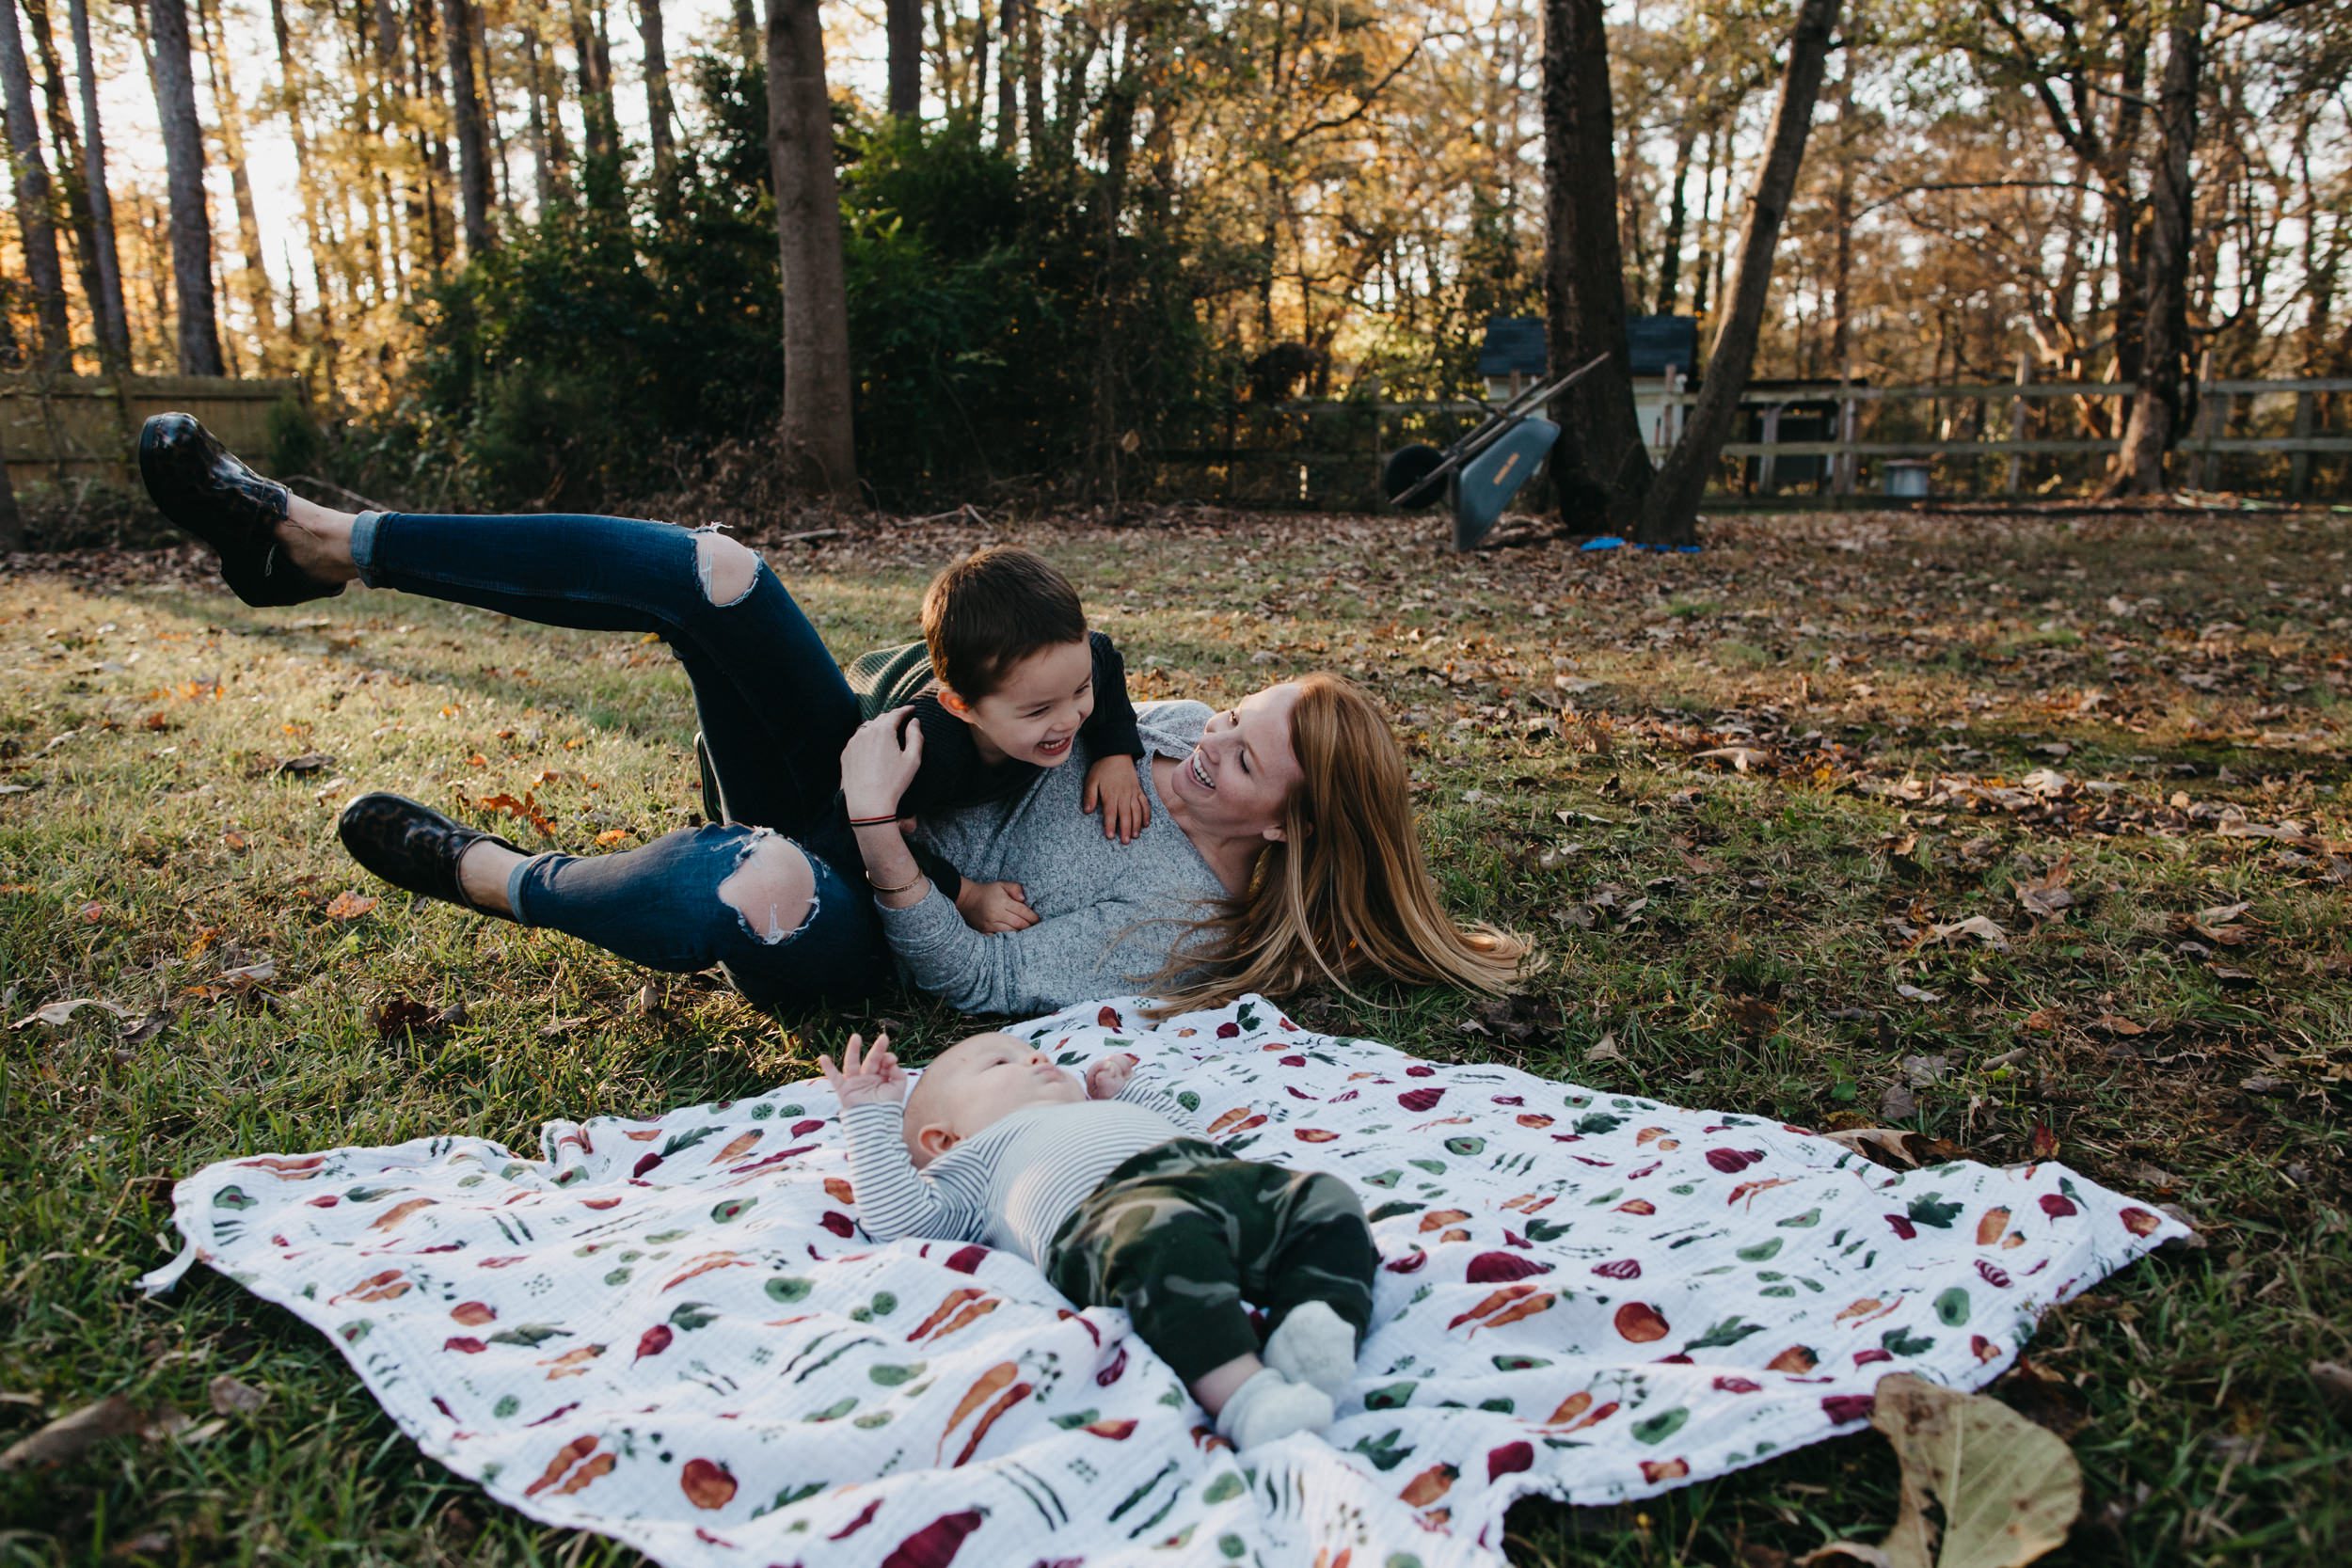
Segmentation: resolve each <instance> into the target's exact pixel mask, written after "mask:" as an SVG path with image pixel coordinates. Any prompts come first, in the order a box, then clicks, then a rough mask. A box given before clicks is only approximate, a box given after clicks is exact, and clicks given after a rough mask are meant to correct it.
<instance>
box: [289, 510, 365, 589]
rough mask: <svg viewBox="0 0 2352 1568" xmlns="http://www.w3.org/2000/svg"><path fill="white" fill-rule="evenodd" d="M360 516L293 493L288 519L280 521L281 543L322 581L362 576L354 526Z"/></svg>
mask: <svg viewBox="0 0 2352 1568" xmlns="http://www.w3.org/2000/svg"><path fill="white" fill-rule="evenodd" d="M358 520H359V519H358V517H356V516H354V515H352V514H350V513H348V512H337V511H334V510H333V509H331V508H328V507H324V506H321V505H319V504H318V503H317V502H316V501H309V500H305V499H302V498H301V497H300V496H295V495H291V494H290V495H289V497H288V499H287V502H286V520H285V521H284V522H282V523H280V524H278V545H279V546H280V547H281V548H283V549H284V550H285V552H286V557H287V559H288V560H290V561H292V562H294V565H295V566H297V567H299V568H300V569H301V570H302V572H303V573H304V574H305V575H307V576H310V577H313V578H318V579H319V580H320V581H322V582H350V581H353V580H355V579H356V578H358V576H359V568H358V564H357V563H355V562H353V561H352V559H351V530H352V526H353V525H354V524H356V523H357V522H358Z"/></svg>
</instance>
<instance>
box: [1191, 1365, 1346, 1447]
mask: <svg viewBox="0 0 2352 1568" xmlns="http://www.w3.org/2000/svg"><path fill="white" fill-rule="evenodd" d="M1338 1414H1339V1412H1338V1410H1337V1409H1336V1408H1334V1406H1333V1405H1332V1403H1331V1396H1330V1395H1328V1394H1327V1393H1325V1392H1324V1391H1323V1390H1322V1389H1320V1388H1317V1387H1314V1386H1311V1385H1309V1384H1304V1383H1293V1382H1292V1381H1291V1380H1290V1379H1289V1378H1287V1377H1284V1376H1283V1375H1282V1374H1281V1373H1280V1372H1278V1371H1276V1370H1274V1369H1273V1368H1271V1367H1268V1368H1266V1369H1265V1370H1263V1371H1260V1372H1259V1373H1257V1374H1256V1375H1255V1376H1253V1377H1252V1378H1250V1380H1249V1381H1248V1382H1247V1383H1245V1384H1243V1385H1242V1386H1240V1387H1239V1388H1236V1389H1234V1390H1233V1397H1232V1399H1230V1400H1227V1401H1226V1402H1225V1408H1224V1409H1222V1410H1220V1411H1218V1412H1217V1413H1216V1430H1217V1432H1218V1433H1219V1434H1220V1435H1222V1436H1224V1437H1227V1438H1230V1439H1231V1440H1232V1445H1233V1447H1235V1448H1237V1449H1254V1448H1256V1447H1257V1446H1258V1445H1259V1444H1261V1443H1271V1442H1274V1441H1276V1440H1278V1439H1279V1438H1283V1437H1288V1436H1289V1435H1290V1434H1291V1433H1294V1432H1314V1431H1317V1430H1319V1429H1320V1428H1323V1427H1327V1426H1329V1425H1330V1424H1331V1421H1332V1418H1334V1417H1336V1416H1337V1415H1338Z"/></svg>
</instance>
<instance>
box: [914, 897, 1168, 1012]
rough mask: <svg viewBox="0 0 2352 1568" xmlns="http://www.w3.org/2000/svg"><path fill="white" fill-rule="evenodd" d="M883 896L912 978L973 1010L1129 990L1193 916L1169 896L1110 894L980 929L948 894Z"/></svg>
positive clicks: (1160, 960)
mask: <svg viewBox="0 0 2352 1568" xmlns="http://www.w3.org/2000/svg"><path fill="white" fill-rule="evenodd" d="M881 903H882V927H883V929H884V930H886V931H887V932H888V933H889V935H890V946H891V949H892V951H894V952H896V953H897V954H898V958H899V959H900V961H902V962H903V963H905V965H906V966H907V974H908V976H909V978H911V979H913V980H914V983H915V985H917V986H918V987H920V988H922V989H923V990H927V991H930V993H931V994H932V995H934V996H937V997H939V998H940V999H941V1000H942V1001H944V1002H946V1003H948V1004H949V1005H950V1006H954V1007H956V1008H958V1009H960V1010H961V1011H963V1012H967V1013H1033V1012H1038V1011H1041V1010H1045V1009H1050V1008H1054V1007H1061V1006H1069V1005H1070V1004H1071V1003H1073V1002H1076V1001H1079V1000H1081V999H1083V998H1086V997H1089V996H1107V995H1110V994H1112V993H1114V992H1117V991H1120V990H1132V989H1134V988H1135V987H1136V985H1138V984H1140V983H1142V982H1143V981H1145V980H1148V979H1150V978H1151V977H1152V976H1153V975H1155V974H1158V973H1159V971H1160V967H1161V965H1163V964H1164V963H1166V962H1167V960H1168V949H1169V948H1170V947H1171V946H1173V945H1174V944H1175V943H1176V942H1177V941H1178V940H1179V939H1180V938H1181V937H1182V936H1183V935H1184V931H1185V929H1186V925H1187V923H1186V922H1185V921H1184V919H1183V918H1182V917H1180V916H1178V917H1171V916H1170V914H1169V913H1168V905H1167V904H1166V903H1165V902H1153V903H1128V902H1125V901H1105V902H1103V903H1098V904H1095V905H1092V906H1090V907H1089V908H1087V909H1083V910H1073V911H1070V912H1069V913H1067V914H1057V915H1051V916H1048V917H1047V918H1045V919H1043V920H1041V921H1039V922H1038V923H1037V924H1036V925H1034V926H1032V927H1029V928H1028V929H1027V930H1025V931H1010V932H998V933H996V934H994V935H989V936H983V935H981V934H980V933H979V932H977V931H975V930H973V929H972V928H971V927H969V926H966V925H965V924H964V923H963V921H962V920H961V918H959V917H958V915H957V914H956V911H955V906H954V905H952V904H950V903H948V902H947V900H946V899H945V898H924V899H919V900H916V901H914V902H912V903H903V904H902V903H898V902H894V901H893V900H891V899H889V898H883V899H882V900H881Z"/></svg>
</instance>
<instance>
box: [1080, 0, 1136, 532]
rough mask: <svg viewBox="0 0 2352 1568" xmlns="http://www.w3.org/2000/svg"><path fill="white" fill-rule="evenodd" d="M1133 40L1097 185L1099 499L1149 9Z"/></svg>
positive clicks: (1104, 489)
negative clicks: (1123, 218)
mask: <svg viewBox="0 0 2352 1568" xmlns="http://www.w3.org/2000/svg"><path fill="white" fill-rule="evenodd" d="M1134 26H1135V28H1136V31H1134V32H1132V33H1130V34H1129V35H1128V39H1127V48H1126V58H1125V60H1124V61H1123V62H1122V61H1121V60H1120V58H1119V57H1118V56H1117V55H1113V57H1112V60H1111V81H1110V89H1109V92H1108V93H1107V95H1106V96H1105V100H1104V104H1103V175H1102V178H1101V180H1100V181H1099V182H1097V184H1096V186H1095V196H1094V212H1093V214H1092V216H1093V219H1094V226H1095V242H1094V248H1095V272H1094V310H1093V316H1094V319H1093V321H1092V323H1091V324H1090V327H1091V336H1092V338H1093V340H1094V356H1093V357H1094V363H1093V365H1092V367H1091V368H1090V370H1089V374H1088V378H1087V379H1088V382H1089V388H1090V391H1089V416H1088V420H1087V425H1088V429H1087V465H1086V467H1087V482H1088V485H1089V488H1090V489H1091V490H1092V492H1093V493H1094V494H1095V495H1096V496H1097V497H1099V498H1101V499H1106V500H1110V501H1113V502H1116V501H1117V500H1118V499H1119V471H1120V462H1119V460H1120V455H1121V440H1122V437H1123V436H1124V434H1125V431H1124V427H1125V424H1126V420H1125V418H1124V413H1125V410H1124V408H1123V406H1122V404H1121V400H1120V396H1119V372H1120V357H1121V350H1122V349H1123V348H1124V346H1125V342H1124V334H1123V333H1122V332H1121V331H1120V310H1121V307H1122V305H1123V304H1124V302H1125V298H1126V293H1127V291H1126V287H1125V280H1124V277H1123V274H1124V267H1123V257H1122V256H1121V253H1120V243H1119V239H1120V233H1119V230H1120V218H1121V216H1122V215H1123V214H1124V213H1125V210H1126V206H1127V170H1128V166H1129V164H1130V162H1131V161H1132V159H1133V155H1134V151H1135V140H1136V99H1137V97H1138V96H1139V88H1138V84H1137V81H1136V77H1137V75H1138V74H1139V65H1138V61H1139V59H1140V57H1141V56H1142V55H1144V54H1146V52H1147V51H1148V50H1149V49H1150V47H1151V32H1150V26H1151V23H1150V13H1149V12H1148V11H1147V12H1142V13H1139V20H1138V21H1136V23H1135V24H1134Z"/></svg>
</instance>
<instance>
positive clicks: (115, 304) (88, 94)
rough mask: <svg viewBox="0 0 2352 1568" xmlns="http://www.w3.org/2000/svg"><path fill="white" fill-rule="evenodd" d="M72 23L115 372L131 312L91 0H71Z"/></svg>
mask: <svg viewBox="0 0 2352 1568" xmlns="http://www.w3.org/2000/svg"><path fill="white" fill-rule="evenodd" d="M67 4H68V6H69V8H70V11H69V17H68V20H69V22H70V23H71V24H72V28H73V63H74V71H75V74H76V76H77V77H78V79H79V83H78V85H79V87H80V88H81V99H82V132H83V136H82V188H83V190H84V191H85V192H86V193H87V195H88V198H89V213H90V238H91V240H92V242H93V245H92V248H93V250H94V251H95V253H96V257H97V262H98V266H97V272H98V293H96V294H95V295H93V296H92V299H91V305H92V307H93V311H92V313H93V314H94V315H95V316H96V317H97V321H98V357H99V359H100V361H101V362H102V363H103V364H104V366H105V367H106V370H107V371H108V372H110V373H113V374H117V375H120V374H123V373H126V372H128V371H129V370H130V368H131V325H130V317H129V315H128V314H127V313H126V312H125V310H124V309H123V304H122V256H121V252H120V250H119V248H118V247H117V245H116V244H115V203H114V193H113V192H112V191H110V190H109V189H108V188H107V185H106V134H105V131H104V129H103V126H102V124H101V122H100V120H99V118H98V68H97V63H96V58H95V55H93V53H92V51H91V48H90V30H89V4H88V0H67Z"/></svg>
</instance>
